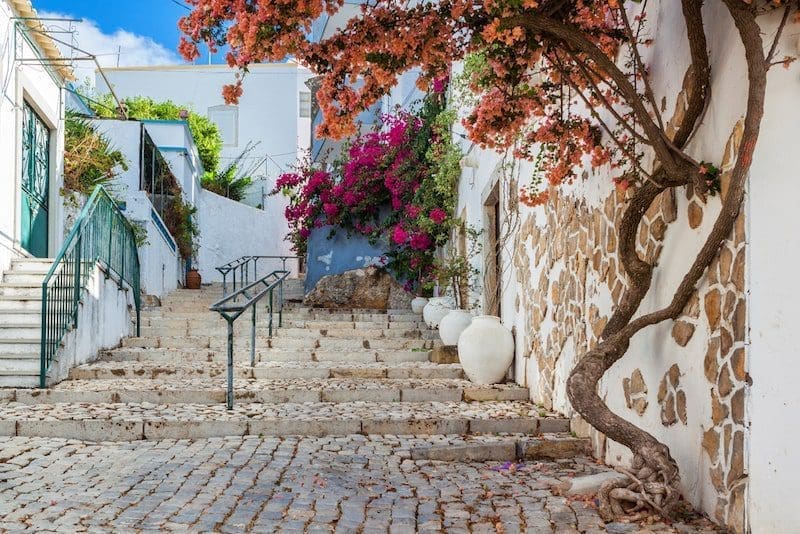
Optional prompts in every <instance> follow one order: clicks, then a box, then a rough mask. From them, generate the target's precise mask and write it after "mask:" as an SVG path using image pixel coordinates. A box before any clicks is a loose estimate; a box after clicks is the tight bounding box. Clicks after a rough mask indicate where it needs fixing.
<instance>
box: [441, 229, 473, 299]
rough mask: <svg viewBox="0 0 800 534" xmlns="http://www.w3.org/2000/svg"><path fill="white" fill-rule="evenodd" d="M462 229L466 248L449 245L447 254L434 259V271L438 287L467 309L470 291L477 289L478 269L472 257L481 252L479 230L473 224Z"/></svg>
mask: <svg viewBox="0 0 800 534" xmlns="http://www.w3.org/2000/svg"><path fill="white" fill-rule="evenodd" d="M462 231H463V232H464V233H465V234H466V236H467V239H468V246H467V250H465V251H461V252H459V251H458V250H456V248H455V247H452V246H451V247H450V250H449V252H448V255H447V256H446V257H445V258H444V259H441V260H436V262H435V264H434V272H435V274H436V281H438V282H439V286H440V287H444V288H446V291H447V292H449V293H452V295H453V298H455V300H456V305H457V306H458V308H460V309H462V310H466V309H469V308H470V307H471V304H470V302H469V297H470V293H471V292H475V291H477V290H479V288H478V287H477V284H478V280H479V276H480V271H479V270H478V269H477V268H475V267H474V265H473V264H472V258H476V257H480V256H481V253H482V252H483V244H482V243H481V240H480V237H481V233H482V232H481V231H480V230H478V229H476V228H475V227H473V226H465V227H463V229H462Z"/></svg>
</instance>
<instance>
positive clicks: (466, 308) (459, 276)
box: [436, 249, 477, 345]
mask: <svg viewBox="0 0 800 534" xmlns="http://www.w3.org/2000/svg"><path fill="white" fill-rule="evenodd" d="M436 274H437V277H438V279H439V285H440V286H441V287H444V288H446V289H445V291H446V292H447V293H450V294H451V295H452V299H453V304H454V306H453V309H451V310H449V311H448V312H447V313H446V314H445V315H444V316H443V317H442V319H441V321H440V322H439V337H440V338H441V339H442V343H444V344H445V345H455V344H457V343H458V338H459V336H460V335H461V332H463V331H464V329H466V328H467V327H468V326H469V324H470V323H471V322H472V312H471V311H470V304H469V293H470V280H471V279H473V278H475V275H476V274H477V270H476V269H474V268H473V267H472V265H471V264H470V262H469V259H468V258H467V257H466V256H464V255H461V254H459V253H457V252H456V251H455V250H453V249H451V251H450V254H449V255H448V256H447V258H445V259H444V260H443V261H441V262H438V263H437V266H436Z"/></svg>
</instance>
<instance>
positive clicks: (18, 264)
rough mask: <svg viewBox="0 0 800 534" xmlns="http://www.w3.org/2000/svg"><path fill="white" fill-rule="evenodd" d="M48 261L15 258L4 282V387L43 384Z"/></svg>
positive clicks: (0, 299)
mask: <svg viewBox="0 0 800 534" xmlns="http://www.w3.org/2000/svg"><path fill="white" fill-rule="evenodd" d="M52 265H53V261H52V260H47V259H15V260H13V261H12V263H11V269H9V270H8V271H7V272H5V273H4V274H3V275H2V280H0V387H1V388H8V387H16V388H33V387H36V386H38V384H39V350H40V345H39V340H40V337H41V324H42V280H43V279H44V276H45V275H46V274H47V271H48V270H49V269H50V267H51V266H52Z"/></svg>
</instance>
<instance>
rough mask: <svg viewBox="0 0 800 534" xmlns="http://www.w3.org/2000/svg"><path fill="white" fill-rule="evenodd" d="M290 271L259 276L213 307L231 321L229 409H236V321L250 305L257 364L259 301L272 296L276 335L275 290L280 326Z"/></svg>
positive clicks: (252, 349)
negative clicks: (234, 328) (234, 377)
mask: <svg viewBox="0 0 800 534" xmlns="http://www.w3.org/2000/svg"><path fill="white" fill-rule="evenodd" d="M288 276H289V271H272V272H271V273H269V274H268V275H267V276H265V277H263V278H261V279H259V280H256V281H255V282H253V283H252V284H249V285H247V286H245V287H243V288H241V289H239V290H238V291H236V292H235V293H231V294H230V295H227V296H225V297H223V298H222V299H220V300H218V301H217V302H215V303H214V304H212V305H211V306H209V308H208V309H209V310H211V311H215V312H217V313H219V314H220V315H221V316H222V318H223V319H225V320H226V321H227V322H228V390H227V394H226V396H225V401H226V405H227V407H228V409H229V410H232V409H233V322H234V321H236V319H238V318H239V316H241V315H242V314H243V313H244V312H245V311H247V309H248V308H249V309H250V367H255V365H256V305H257V304H258V302H259V301H260V300H261V299H263V298H264V297H267V296H269V301H268V304H267V306H268V307H267V311H268V313H269V337H272V326H273V313H274V312H275V296H274V291H275V290H276V289H277V290H278V310H277V311H278V326H279V327H280V326H283V281H284V280H286V278H287V277H288Z"/></svg>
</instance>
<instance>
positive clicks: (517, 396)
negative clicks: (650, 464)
mask: <svg viewBox="0 0 800 534" xmlns="http://www.w3.org/2000/svg"><path fill="white" fill-rule="evenodd" d="M528 395H529V393H528V390H527V389H525V388H514V387H512V388H489V387H468V388H464V400H465V401H468V402H469V401H480V402H484V401H517V400H519V401H526V400H528Z"/></svg>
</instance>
